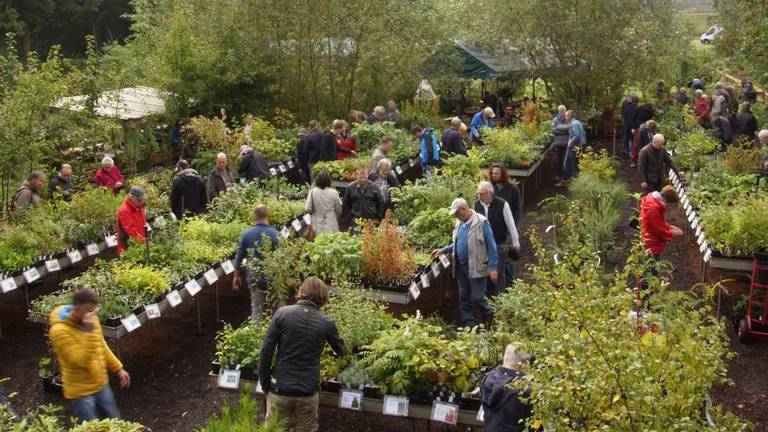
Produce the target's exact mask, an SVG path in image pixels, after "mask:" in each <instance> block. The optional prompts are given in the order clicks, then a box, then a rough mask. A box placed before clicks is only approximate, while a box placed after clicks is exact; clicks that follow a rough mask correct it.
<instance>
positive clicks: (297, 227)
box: [291, 219, 301, 232]
mask: <svg viewBox="0 0 768 432" xmlns="http://www.w3.org/2000/svg"><path fill="white" fill-rule="evenodd" d="M291 226H292V227H293V230H294V231H296V232H299V231H301V221H300V220H298V219H294V220H293V221H292V222H291Z"/></svg>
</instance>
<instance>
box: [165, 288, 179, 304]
mask: <svg viewBox="0 0 768 432" xmlns="http://www.w3.org/2000/svg"><path fill="white" fill-rule="evenodd" d="M165 298H166V299H167V300H168V304H169V305H171V307H172V308H175V307H176V306H178V305H180V304H181V295H179V292H178V291H176V290H173V291H171V292H169V293H168V295H166V296H165Z"/></svg>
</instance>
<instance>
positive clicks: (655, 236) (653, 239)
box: [640, 192, 674, 256]
mask: <svg viewBox="0 0 768 432" xmlns="http://www.w3.org/2000/svg"><path fill="white" fill-rule="evenodd" d="M666 209H667V203H666V202H664V199H663V198H662V197H661V193H659V192H652V193H649V194H648V195H646V196H645V197H643V200H642V201H641V202H640V230H641V231H642V233H643V245H645V248H646V249H648V250H650V251H651V254H653V255H654V256H656V255H659V254H660V253H662V252H663V251H664V247H666V245H667V243H668V242H669V241H670V240H672V237H674V235H672V227H671V226H670V225H669V224H668V223H667V221H666V220H664V212H665V211H666Z"/></svg>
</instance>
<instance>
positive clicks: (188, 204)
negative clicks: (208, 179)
mask: <svg viewBox="0 0 768 432" xmlns="http://www.w3.org/2000/svg"><path fill="white" fill-rule="evenodd" d="M207 204H208V194H207V193H206V191H205V182H204V181H203V179H202V178H201V177H200V175H199V174H198V173H197V171H195V170H193V169H192V168H187V169H185V170H182V171H180V172H179V173H178V174H176V178H174V179H173V184H172V185H171V211H172V212H173V214H174V215H176V218H177V219H181V218H182V217H184V214H185V213H186V214H191V215H198V214H201V213H203V212H205V206H206V205H207Z"/></svg>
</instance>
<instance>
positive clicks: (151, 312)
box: [144, 303, 161, 319]
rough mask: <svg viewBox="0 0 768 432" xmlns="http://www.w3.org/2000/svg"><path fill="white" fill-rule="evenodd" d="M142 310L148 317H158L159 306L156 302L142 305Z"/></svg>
mask: <svg viewBox="0 0 768 432" xmlns="http://www.w3.org/2000/svg"><path fill="white" fill-rule="evenodd" d="M144 311H145V312H146V313H147V318H149V319H156V318H160V315H161V314H160V306H159V305H158V304H157V303H154V304H148V305H144Z"/></svg>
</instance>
